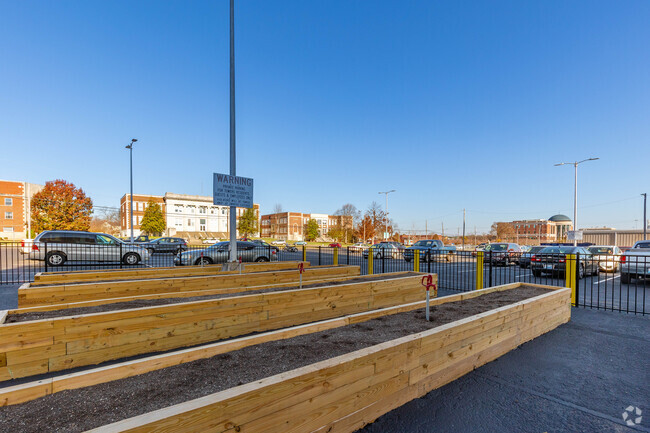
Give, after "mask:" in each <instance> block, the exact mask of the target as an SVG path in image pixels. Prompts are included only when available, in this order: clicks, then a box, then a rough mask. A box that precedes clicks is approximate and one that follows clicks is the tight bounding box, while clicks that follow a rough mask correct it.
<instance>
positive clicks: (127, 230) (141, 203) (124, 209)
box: [120, 192, 260, 238]
mask: <svg viewBox="0 0 650 433" xmlns="http://www.w3.org/2000/svg"><path fill="white" fill-rule="evenodd" d="M150 200H151V201H154V202H155V203H159V204H160V205H161V207H162V210H163V215H165V222H166V225H167V230H166V231H165V234H166V235H167V236H174V235H178V236H183V237H196V238H205V237H214V238H227V237H228V233H229V227H228V224H229V223H230V219H229V216H230V208H229V207H228V206H218V205H214V204H213V203H212V201H213V199H212V197H211V196H202V195H188V194H176V193H173V192H167V193H165V195H164V196H156V195H144V194H133V208H134V211H133V218H134V220H133V233H134V235H136V236H138V235H139V234H140V223H141V222H142V218H143V217H144V212H145V209H146V206H147V203H148V202H149V201H150ZM130 205H131V197H130V194H124V195H123V196H122V199H121V200H120V213H121V215H122V225H121V234H122V236H130V234H131V226H130V223H131V220H130ZM259 207H260V206H259V204H255V205H253V208H254V209H255V211H256V214H257V218H258V226H259ZM245 210H246V209H245V208H237V219H238V220H239V217H240V216H241V215H242V214H243V213H244V211H245ZM237 235H238V236H239V233H237ZM256 235H258V234H256Z"/></svg>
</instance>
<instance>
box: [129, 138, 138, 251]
mask: <svg viewBox="0 0 650 433" xmlns="http://www.w3.org/2000/svg"><path fill="white" fill-rule="evenodd" d="M136 141H138V140H137V139H136V138H133V139H131V144H129V145H127V146H126V148H127V149H129V167H130V172H131V205H130V207H131V209H130V212H129V213H130V216H131V242H133V240H134V239H135V238H134V237H133V143H135V142H136Z"/></svg>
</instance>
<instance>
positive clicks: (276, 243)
mask: <svg viewBox="0 0 650 433" xmlns="http://www.w3.org/2000/svg"><path fill="white" fill-rule="evenodd" d="M286 244H287V241H285V240H283V239H280V240H278V241H272V242H271V245H286Z"/></svg>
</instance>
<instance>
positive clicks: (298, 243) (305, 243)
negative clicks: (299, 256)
mask: <svg viewBox="0 0 650 433" xmlns="http://www.w3.org/2000/svg"><path fill="white" fill-rule="evenodd" d="M294 245H296V246H300V245H307V242H305V241H298V242H296V243H295V244H294Z"/></svg>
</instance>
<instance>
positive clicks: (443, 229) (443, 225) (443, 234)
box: [440, 222, 445, 238]
mask: <svg viewBox="0 0 650 433" xmlns="http://www.w3.org/2000/svg"><path fill="white" fill-rule="evenodd" d="M440 224H442V237H443V238H444V237H445V223H444V222H442V223H440Z"/></svg>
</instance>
